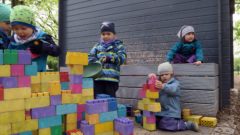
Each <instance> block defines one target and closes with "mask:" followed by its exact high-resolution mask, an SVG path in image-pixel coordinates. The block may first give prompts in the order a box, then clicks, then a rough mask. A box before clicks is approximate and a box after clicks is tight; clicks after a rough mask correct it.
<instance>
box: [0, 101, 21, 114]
mask: <svg viewBox="0 0 240 135" xmlns="http://www.w3.org/2000/svg"><path fill="white" fill-rule="evenodd" d="M24 106H25V103H24V99H17V100H5V101H1V102H0V108H1V109H0V113H2V112H10V111H20V110H24V109H25V108H24Z"/></svg>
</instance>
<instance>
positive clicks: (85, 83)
mask: <svg viewBox="0 0 240 135" xmlns="http://www.w3.org/2000/svg"><path fill="white" fill-rule="evenodd" d="M82 87H83V88H84V89H88V88H93V79H92V78H83V79H82Z"/></svg>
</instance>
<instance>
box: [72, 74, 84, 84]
mask: <svg viewBox="0 0 240 135" xmlns="http://www.w3.org/2000/svg"><path fill="white" fill-rule="evenodd" d="M70 83H71V84H82V75H70Z"/></svg>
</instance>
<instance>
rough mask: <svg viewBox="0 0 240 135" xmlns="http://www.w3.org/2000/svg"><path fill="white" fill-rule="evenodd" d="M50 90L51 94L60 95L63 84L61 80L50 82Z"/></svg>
mask: <svg viewBox="0 0 240 135" xmlns="http://www.w3.org/2000/svg"><path fill="white" fill-rule="evenodd" d="M48 92H49V93H50V95H60V94H61V84H60V82H51V83H49V88H48Z"/></svg>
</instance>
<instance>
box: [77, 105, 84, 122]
mask: <svg viewBox="0 0 240 135" xmlns="http://www.w3.org/2000/svg"><path fill="white" fill-rule="evenodd" d="M85 110H86V109H85V104H78V105H77V120H82V113H83V112H85Z"/></svg>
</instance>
